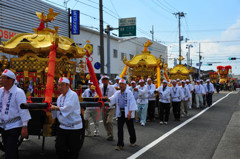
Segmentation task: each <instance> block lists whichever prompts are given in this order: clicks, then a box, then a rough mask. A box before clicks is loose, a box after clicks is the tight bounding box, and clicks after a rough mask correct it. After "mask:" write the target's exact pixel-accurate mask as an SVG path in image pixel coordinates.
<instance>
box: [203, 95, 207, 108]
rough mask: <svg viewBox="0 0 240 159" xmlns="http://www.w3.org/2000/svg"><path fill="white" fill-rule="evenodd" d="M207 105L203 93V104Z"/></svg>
mask: <svg viewBox="0 0 240 159" xmlns="http://www.w3.org/2000/svg"><path fill="white" fill-rule="evenodd" d="M205 105H207V103H206V95H203V106H205Z"/></svg>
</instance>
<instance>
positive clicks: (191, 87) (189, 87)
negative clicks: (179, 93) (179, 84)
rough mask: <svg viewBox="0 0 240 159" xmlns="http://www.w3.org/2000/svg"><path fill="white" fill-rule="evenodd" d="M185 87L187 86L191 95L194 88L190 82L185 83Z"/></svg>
mask: <svg viewBox="0 0 240 159" xmlns="http://www.w3.org/2000/svg"><path fill="white" fill-rule="evenodd" d="M185 87H188V90H189V91H190V94H191V96H192V91H193V90H194V89H193V85H192V84H191V83H189V84H185Z"/></svg>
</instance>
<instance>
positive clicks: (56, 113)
mask: <svg viewBox="0 0 240 159" xmlns="http://www.w3.org/2000/svg"><path fill="white" fill-rule="evenodd" d="M58 90H59V92H60V93H61V95H60V96H59V97H58V99H57V106H55V105H52V106H51V107H50V110H51V111H52V117H53V119H55V118H57V119H58V121H59V123H60V125H59V128H58V130H57V137H56V146H55V147H56V153H57V156H58V158H60V159H65V158H71V159H73V158H74V159H77V158H78V154H79V150H80V142H81V140H80V135H81V134H82V133H83V129H82V128H83V123H82V118H81V107H80V103H79V100H78V95H77V93H76V92H74V91H72V90H71V89H70V81H69V80H68V79H67V78H66V77H61V78H60V79H59V80H58Z"/></svg>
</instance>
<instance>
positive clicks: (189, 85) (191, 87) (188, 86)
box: [186, 79, 194, 109]
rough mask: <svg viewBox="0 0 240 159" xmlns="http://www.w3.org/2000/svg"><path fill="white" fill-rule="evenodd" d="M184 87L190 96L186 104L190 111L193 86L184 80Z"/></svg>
mask: <svg viewBox="0 0 240 159" xmlns="http://www.w3.org/2000/svg"><path fill="white" fill-rule="evenodd" d="M186 87H187V88H188V90H189V92H190V96H191V97H190V100H189V102H188V108H189V109H192V93H193V91H194V89H193V85H192V84H191V83H190V81H189V80H188V79H187V80H186Z"/></svg>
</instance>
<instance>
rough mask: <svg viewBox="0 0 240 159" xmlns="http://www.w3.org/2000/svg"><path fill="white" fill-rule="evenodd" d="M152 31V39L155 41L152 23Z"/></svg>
mask: <svg viewBox="0 0 240 159" xmlns="http://www.w3.org/2000/svg"><path fill="white" fill-rule="evenodd" d="M150 33H151V34H152V41H154V30H153V25H152V30H150Z"/></svg>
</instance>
